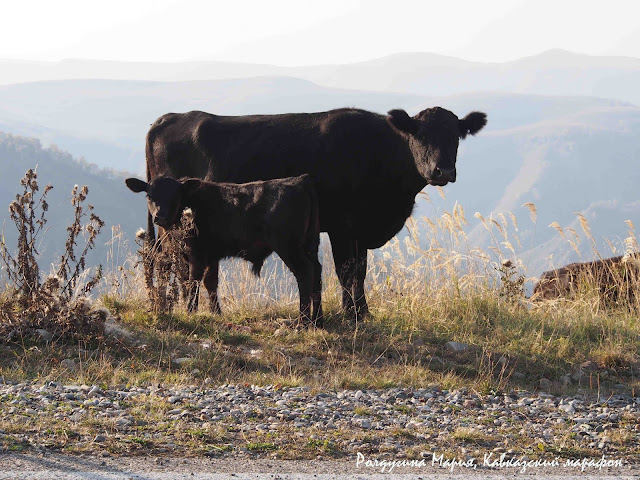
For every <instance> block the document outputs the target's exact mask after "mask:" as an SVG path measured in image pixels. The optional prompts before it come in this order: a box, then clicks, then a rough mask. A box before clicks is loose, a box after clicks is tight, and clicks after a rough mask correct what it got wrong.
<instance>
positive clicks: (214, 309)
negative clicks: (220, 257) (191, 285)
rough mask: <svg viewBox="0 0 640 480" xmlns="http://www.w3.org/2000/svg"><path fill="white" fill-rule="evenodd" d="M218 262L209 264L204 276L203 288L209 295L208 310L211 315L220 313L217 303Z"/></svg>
mask: <svg viewBox="0 0 640 480" xmlns="http://www.w3.org/2000/svg"><path fill="white" fill-rule="evenodd" d="M218 269H219V265H218V262H217V261H216V262H209V266H208V267H207V270H206V272H205V274H204V286H205V288H206V289H207V293H208V294H209V310H211V313H215V314H219V313H222V310H221V309H220V303H219V302H218Z"/></svg>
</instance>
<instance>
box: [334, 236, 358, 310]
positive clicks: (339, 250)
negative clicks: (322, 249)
mask: <svg viewBox="0 0 640 480" xmlns="http://www.w3.org/2000/svg"><path fill="white" fill-rule="evenodd" d="M329 239H330V240H331V251H332V253H333V262H334V264H335V266H336V275H337V276H338V281H339V282H340V285H341V286H342V309H343V310H344V311H345V313H349V312H354V311H355V302H354V298H353V281H354V277H355V272H354V252H353V241H352V240H350V239H347V238H344V237H342V236H340V235H337V234H332V233H329Z"/></svg>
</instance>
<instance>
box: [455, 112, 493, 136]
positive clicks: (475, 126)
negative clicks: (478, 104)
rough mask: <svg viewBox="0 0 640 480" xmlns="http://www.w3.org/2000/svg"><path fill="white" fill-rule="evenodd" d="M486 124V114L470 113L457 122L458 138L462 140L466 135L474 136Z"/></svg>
mask: <svg viewBox="0 0 640 480" xmlns="http://www.w3.org/2000/svg"><path fill="white" fill-rule="evenodd" d="M486 124H487V114H486V113H482V112H471V113H470V114H469V115H467V116H466V117H464V118H461V119H460V120H458V128H459V129H460V138H462V139H464V138H465V137H466V136H467V134H469V133H470V134H471V135H475V134H476V133H478V132H479V131H480V130H482V127H484V126H485V125H486Z"/></svg>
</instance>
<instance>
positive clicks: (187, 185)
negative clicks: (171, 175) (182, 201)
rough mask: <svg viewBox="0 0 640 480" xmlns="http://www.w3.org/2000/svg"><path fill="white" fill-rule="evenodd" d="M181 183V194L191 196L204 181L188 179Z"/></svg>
mask: <svg viewBox="0 0 640 480" xmlns="http://www.w3.org/2000/svg"><path fill="white" fill-rule="evenodd" d="M180 183H182V185H181V186H180V193H181V194H182V195H184V196H189V195H191V194H192V193H193V192H195V191H196V190H197V189H198V188H200V185H201V184H202V180H200V179H199V178H187V179H186V180H182V181H181V182H180Z"/></svg>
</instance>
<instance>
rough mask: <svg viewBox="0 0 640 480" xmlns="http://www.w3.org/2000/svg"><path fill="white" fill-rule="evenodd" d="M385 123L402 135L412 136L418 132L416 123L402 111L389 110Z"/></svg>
mask: <svg viewBox="0 0 640 480" xmlns="http://www.w3.org/2000/svg"><path fill="white" fill-rule="evenodd" d="M387 122H389V124H390V125H391V126H392V127H393V128H395V129H396V130H398V131H399V132H402V133H408V134H410V135H414V134H415V133H416V132H417V131H418V123H417V122H416V121H415V120H414V119H413V118H411V117H410V116H409V114H408V113H407V112H405V111H404V110H400V109H397V110H390V111H389V112H388V113H387Z"/></svg>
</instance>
